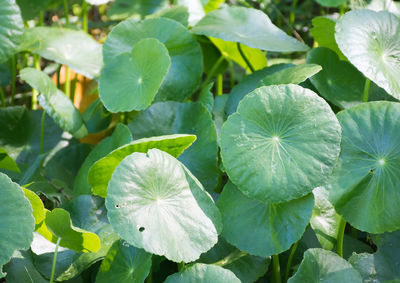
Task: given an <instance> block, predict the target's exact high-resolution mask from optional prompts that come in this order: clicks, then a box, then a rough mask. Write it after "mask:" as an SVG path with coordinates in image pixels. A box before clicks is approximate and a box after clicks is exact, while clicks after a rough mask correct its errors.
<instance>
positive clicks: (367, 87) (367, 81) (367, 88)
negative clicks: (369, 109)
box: [362, 78, 371, 102]
mask: <svg viewBox="0 0 400 283" xmlns="http://www.w3.org/2000/svg"><path fill="white" fill-rule="evenodd" d="M370 84H371V81H370V79H368V78H366V79H365V85H364V94H363V99H362V102H368V95H369V86H370Z"/></svg>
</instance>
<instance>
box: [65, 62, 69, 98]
mask: <svg viewBox="0 0 400 283" xmlns="http://www.w3.org/2000/svg"><path fill="white" fill-rule="evenodd" d="M64 92H65V95H66V96H67V97H68V98H71V77H70V72H69V67H68V66H67V65H65V82H64Z"/></svg>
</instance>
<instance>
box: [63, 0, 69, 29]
mask: <svg viewBox="0 0 400 283" xmlns="http://www.w3.org/2000/svg"><path fill="white" fill-rule="evenodd" d="M64 14H65V15H64V16H65V23H66V24H67V25H69V9H68V0H64Z"/></svg>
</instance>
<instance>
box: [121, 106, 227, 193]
mask: <svg viewBox="0 0 400 283" xmlns="http://www.w3.org/2000/svg"><path fill="white" fill-rule="evenodd" d="M128 127H129V129H130V130H131V131H132V133H133V138H134V139H137V138H147V137H152V136H159V135H169V134H193V135H196V136H197V140H196V141H195V142H194V143H193V145H192V146H190V148H188V149H187V150H185V152H184V153H182V155H181V156H179V160H180V161H181V162H182V163H183V164H185V166H187V167H188V169H189V170H190V171H191V172H192V173H193V175H195V176H196V177H197V178H198V179H199V181H200V182H201V183H202V184H203V186H204V187H205V188H206V189H207V191H209V192H211V191H212V190H214V188H215V187H216V186H217V183H218V176H219V172H218V168H217V152H218V145H217V134H216V130H215V126H214V123H213V121H212V119H211V115H210V113H209V112H208V111H207V109H206V108H205V107H204V106H203V105H202V104H200V103H193V102H185V103H178V102H172V101H169V102H160V103H155V104H153V105H152V106H151V107H150V108H148V109H146V110H145V111H143V112H141V113H139V114H138V115H137V116H136V117H135V118H134V119H133V120H132V121H131V122H130V123H129V125H128Z"/></svg>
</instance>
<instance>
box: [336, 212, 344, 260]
mask: <svg viewBox="0 0 400 283" xmlns="http://www.w3.org/2000/svg"><path fill="white" fill-rule="evenodd" d="M345 228H346V220H344V219H343V218H342V219H341V220H340V223H339V231H338V238H337V241H336V253H337V254H338V255H339V256H341V257H343V238H344V230H345Z"/></svg>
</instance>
